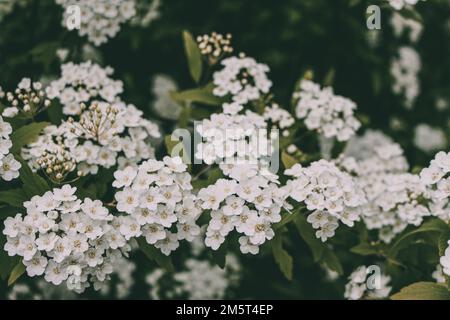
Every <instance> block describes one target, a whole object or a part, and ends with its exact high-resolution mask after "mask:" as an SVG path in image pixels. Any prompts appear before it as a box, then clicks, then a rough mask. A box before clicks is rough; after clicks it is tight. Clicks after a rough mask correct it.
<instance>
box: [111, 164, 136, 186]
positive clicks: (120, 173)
mask: <svg viewBox="0 0 450 320" xmlns="http://www.w3.org/2000/svg"><path fill="white" fill-rule="evenodd" d="M136 175H137V172H136V170H134V169H133V168H132V167H126V168H125V169H124V170H117V171H116V172H114V178H115V180H114V182H113V184H112V185H113V187H115V188H122V187H129V186H130V185H131V182H132V181H133V179H134V178H135V177H136Z"/></svg>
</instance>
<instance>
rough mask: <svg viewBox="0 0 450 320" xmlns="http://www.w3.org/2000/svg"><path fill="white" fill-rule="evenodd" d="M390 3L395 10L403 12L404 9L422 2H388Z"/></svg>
mask: <svg viewBox="0 0 450 320" xmlns="http://www.w3.org/2000/svg"><path fill="white" fill-rule="evenodd" d="M388 1H389V4H390V6H391V7H392V8H394V9H395V10H402V9H403V8H405V7H408V6H415V5H416V4H417V3H418V2H419V1H420V0H388ZM422 1H425V0H422Z"/></svg>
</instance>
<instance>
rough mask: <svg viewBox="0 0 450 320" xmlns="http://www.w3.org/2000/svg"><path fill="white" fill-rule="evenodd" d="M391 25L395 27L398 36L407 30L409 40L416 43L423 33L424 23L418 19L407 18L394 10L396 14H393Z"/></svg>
mask: <svg viewBox="0 0 450 320" xmlns="http://www.w3.org/2000/svg"><path fill="white" fill-rule="evenodd" d="M391 25H392V28H393V29H394V34H395V36H396V37H398V38H399V37H401V36H402V34H403V33H404V32H405V31H407V32H408V35H409V40H410V41H411V42H412V43H416V42H417V41H418V40H419V39H420V36H421V35H422V29H423V26H422V24H420V23H419V22H417V21H416V20H413V19H409V18H405V17H403V16H402V15H401V14H399V13H397V12H394V14H393V15H392V18H391Z"/></svg>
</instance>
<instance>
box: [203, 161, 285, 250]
mask: <svg viewBox="0 0 450 320" xmlns="http://www.w3.org/2000/svg"><path fill="white" fill-rule="evenodd" d="M221 169H222V170H223V172H224V174H225V175H229V176H230V177H231V179H219V180H217V181H216V182H215V183H214V184H212V185H209V186H208V187H206V188H203V189H201V190H200V191H199V194H198V198H199V201H200V203H201V208H202V209H204V210H211V214H210V215H211V220H210V221H209V223H208V227H207V230H206V239H205V244H206V246H207V247H210V248H211V249H213V250H218V249H219V247H220V246H221V245H222V243H223V242H224V241H225V239H226V237H227V236H228V235H229V234H230V233H231V232H232V231H233V230H236V231H237V232H238V233H239V234H240V235H241V236H240V238H239V244H240V250H241V252H242V253H244V254H246V253H251V254H257V253H258V252H259V246H260V245H262V244H263V243H264V242H265V241H266V240H270V239H272V238H273V237H274V235H275V233H274V231H273V229H272V226H271V225H272V224H273V223H277V222H279V221H280V220H281V210H282V208H283V207H285V208H287V209H290V208H291V207H290V206H288V204H287V203H285V200H286V197H287V194H286V192H285V191H284V189H282V188H280V187H278V185H277V184H276V183H274V182H270V181H269V180H268V179H267V176H264V175H263V174H261V172H260V170H258V167H257V166H256V165H245V164H241V165H236V166H231V169H228V167H227V165H221Z"/></svg>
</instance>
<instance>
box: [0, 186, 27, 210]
mask: <svg viewBox="0 0 450 320" xmlns="http://www.w3.org/2000/svg"><path fill="white" fill-rule="evenodd" d="M27 200H28V197H27V195H26V194H25V192H24V191H23V190H22V189H9V190H5V191H0V202H4V203H7V204H9V205H10V206H13V207H16V208H22V207H23V203H24V202H25V201H27Z"/></svg>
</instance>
